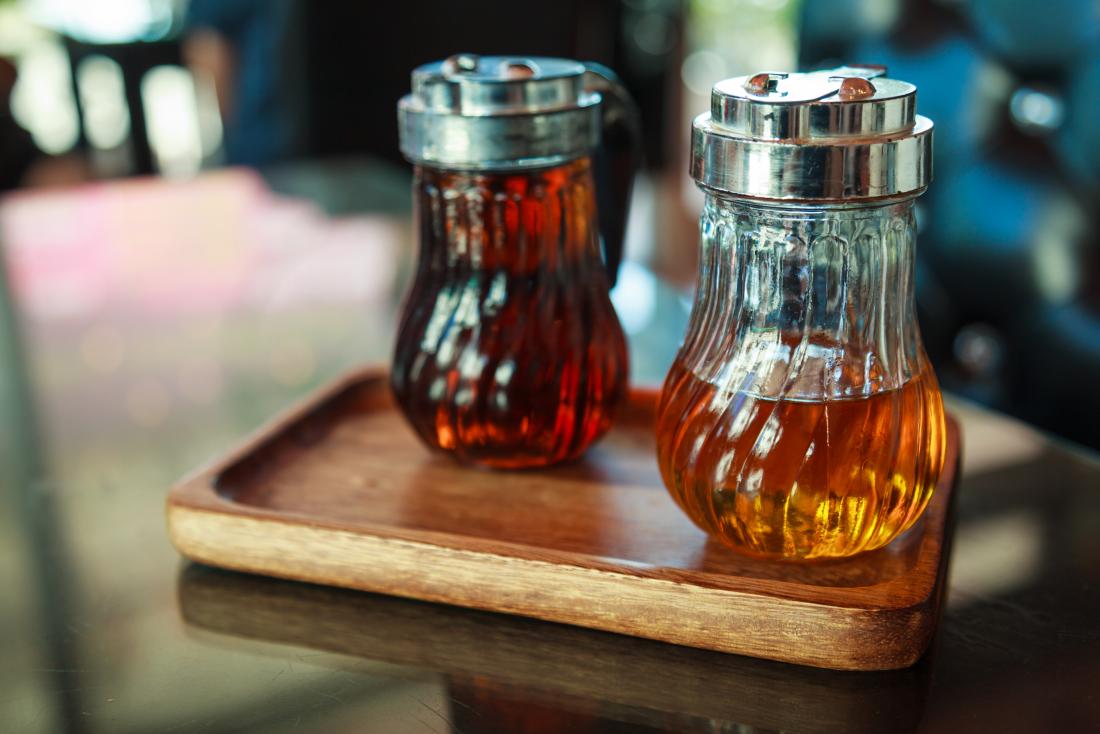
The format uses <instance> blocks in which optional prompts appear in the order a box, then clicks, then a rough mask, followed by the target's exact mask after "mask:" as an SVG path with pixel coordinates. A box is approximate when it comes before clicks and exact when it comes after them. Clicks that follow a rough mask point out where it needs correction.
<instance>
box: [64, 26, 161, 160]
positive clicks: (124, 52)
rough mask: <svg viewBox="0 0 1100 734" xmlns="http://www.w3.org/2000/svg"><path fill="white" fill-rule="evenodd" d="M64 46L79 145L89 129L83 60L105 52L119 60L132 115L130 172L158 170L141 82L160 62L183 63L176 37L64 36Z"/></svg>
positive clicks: (85, 144) (84, 144)
mask: <svg viewBox="0 0 1100 734" xmlns="http://www.w3.org/2000/svg"><path fill="white" fill-rule="evenodd" d="M65 50H66V51H67V53H68V56H69V65H70V67H71V69H72V79H73V96H74V98H75V100H76V110H77V117H78V120H79V122H80V128H79V136H78V140H77V147H78V149H80V150H82V151H87V149H88V146H89V143H88V133H87V123H86V116H85V110H84V109H83V106H82V104H81V94H80V89H79V87H78V80H79V74H78V70H79V69H80V66H81V64H83V63H84V62H85V61H87V60H88V59H89V58H92V57H95V56H105V57H107V58H108V59H110V60H112V61H114V62H115V63H116V64H118V68H119V69H120V70H121V73H122V85H123V97H124V99H125V103H126V109H127V112H128V113H129V116H130V137H129V150H130V161H131V162H130V173H135V174H139V175H144V174H151V173H155V172H156V167H155V165H154V157H153V149H152V146H151V145H150V143H149V128H148V125H147V123H146V119H145V107H144V104H143V102H142V94H141V84H142V80H143V79H145V75H146V74H147V73H148V72H149V71H151V70H152V69H154V68H156V67H158V66H180V65H181V64H182V59H181V56H180V46H179V42H178V41H176V40H162V41H139V42H133V43H86V42H83V41H77V40H74V39H72V38H66V39H65Z"/></svg>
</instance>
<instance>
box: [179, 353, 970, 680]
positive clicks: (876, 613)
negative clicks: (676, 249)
mask: <svg viewBox="0 0 1100 734" xmlns="http://www.w3.org/2000/svg"><path fill="white" fill-rule="evenodd" d="M386 374H387V369H386V367H385V366H382V365H371V366H366V367H362V368H358V369H354V370H351V371H349V372H346V373H344V374H342V375H341V376H339V377H338V378H336V379H334V380H332V381H331V382H328V383H326V384H324V385H322V386H321V387H319V388H317V389H316V390H314V391H312V392H311V393H309V394H307V395H306V396H305V397H304V398H303V399H301V400H299V401H297V402H296V403H295V404H293V405H292V406H291V407H289V408H288V409H286V410H283V411H280V412H279V413H278V414H277V415H276V416H275V417H274V418H272V419H271V420H269V421H267V422H265V423H264V424H262V425H261V426H260V427H259V428H258V429H256V430H255V431H252V432H251V433H249V434H248V435H247V436H246V437H245V438H244V439H242V440H241V441H240V442H238V443H237V444H236V445H235V446H233V447H232V448H231V449H230V450H229V451H227V452H225V453H224V454H222V455H221V456H219V457H215V458H214V459H211V460H210V461H207V462H206V463H204V464H203V465H202V466H200V467H199V468H198V469H196V470H194V471H193V472H191V473H189V474H188V475H187V476H185V477H184V478H183V479H182V480H180V481H179V482H178V483H176V484H175V485H174V486H173V487H172V489H171V491H170V492H169V495H168V499H167V505H166V514H167V518H166V519H167V524H168V531H169V536H170V538H171V540H172V542H173V544H174V545H175V546H176V548H177V549H178V550H179V551H180V552H181V553H182V554H183V555H184V556H186V557H188V558H191V559H192V560H196V561H199V562H202V563H207V564H209V565H214V566H220V567H223V568H230V569H233V570H239V571H246V572H253V573H257V572H259V573H262V574H265V575H271V576H277V577H282V578H290V579H295V580H299V581H306V582H312V583H329V584H331V585H337V586H345V587H347V588H355V589H361V590H365V591H374V592H381V593H386V594H392V595H396V596H405V597H409V598H415V599H423V600H427V601H435V602H443V603H451V604H458V605H460V606H469V607H473V608H480V609H488V610H490V611H504V612H508V613H514V614H520V615H523V616H529V617H535V618H539V619H545V620H548V621H557V622H566V623H570V624H577V625H580V626H588V627H595V628H597V629H606V630H609V631H615V632H624V631H626V632H627V633H628V634H635V635H637V636H643V637H647V636H648V637H652V635H647V634H645V633H640V632H636V631H635V632H631V631H628V630H626V629H624V628H623V624H622V622H621V620H619V622H617V623H616V625H614V626H601V625H599V624H592V623H591V622H589V621H584V620H583V615H580V616H578V615H575V614H574V615H571V616H573V617H574V618H573V619H566V618H563V616H562V614H561V610H558V611H549V612H547V611H546V610H542V611H540V610H539V609H530V608H520V607H522V605H519V606H518V607H517V608H514V609H513V608H508V607H507V606H501V605H499V604H493V603H487V602H486V600H485V599H473V598H462V597H461V595H458V596H456V595H455V594H453V593H442V592H440V591H439V590H438V589H436V590H434V591H432V590H424V589H420V590H417V589H414V588H412V587H405V586H394V585H393V584H392V583H385V580H384V579H382V578H377V577H372V578H368V579H364V578H363V576H362V574H359V575H356V573H354V572H353V571H349V569H346V568H345V569H343V570H341V571H339V573H341V574H343V575H342V576H340V578H339V580H337V581H319V579H318V575H317V574H316V573H314V572H313V571H311V570H309V569H308V568H307V566H308V565H309V563H308V562H306V561H305V560H303V559H297V561H296V560H295V559H293V558H289V559H288V558H287V557H285V556H284V557H282V558H279V559H274V560H273V559H272V558H269V557H259V556H257V555H256V554H255V553H248V552H245V551H246V550H247V549H246V548H245V547H237V548H236V551H237V553H238V554H239V555H238V556H237V557H235V558H226V551H227V550H228V549H227V548H225V547H210V543H209V542H207V540H208V539H206V538H204V537H203V536H204V534H206V533H208V532H209V529H210V528H211V527H214V528H217V529H218V535H219V536H220V537H221V538H222V539H223V540H224V539H225V538H234V537H238V538H242V539H247V538H253V539H255V538H259V537H262V536H264V535H265V532H264V530H265V528H270V527H272V525H273V524H274V525H277V526H278V527H279V528H280V532H282V533H284V534H287V535H289V536H290V537H294V538H297V540H298V542H299V543H301V544H307V545H308V544H311V543H314V542H324V541H325V540H326V539H328V540H335V541H336V542H339V543H342V544H345V545H348V548H349V550H351V551H352V553H353V555H358V556H359V557H363V556H362V555H360V554H367V557H370V558H372V559H377V558H386V559H387V561H389V562H390V565H394V564H396V565H401V564H402V563H410V564H411V563H414V562H415V563H422V564H429V565H430V562H434V563H442V564H444V565H446V564H447V563H452V562H455V561H456V560H457V561H458V562H460V563H467V562H469V563H475V562H476V563H479V564H482V565H483V566H485V567H486V568H488V567H497V566H499V567H500V568H501V569H508V567H511V568H510V570H511V571H513V572H514V571H515V569H516V567H517V564H518V566H522V567H523V568H524V569H525V570H526V571H531V572H533V573H538V574H549V575H551V576H556V575H560V576H562V581H563V582H572V583H582V582H583V583H588V582H590V581H594V582H595V583H596V584H597V585H599V584H601V583H602V584H606V585H612V586H615V585H624V584H625V586H626V587H627V588H628V589H635V587H637V590H645V591H646V592H647V593H653V594H656V595H657V596H667V597H668V599H667V600H666V601H671V600H674V599H676V598H677V597H679V598H682V599H688V598H691V597H694V596H697V595H698V594H705V595H706V596H708V597H712V599H710V601H715V600H718V601H724V602H726V603H729V604H731V605H733V606H734V607H737V606H744V605H748V606H751V607H755V608H758V609H759V610H761V611H772V612H775V613H777V614H792V613H797V614H798V616H800V617H802V618H804V619H803V621H806V620H813V619H815V618H817V617H820V616H821V614H822V613H825V612H827V613H829V615H831V616H835V615H837V614H842V615H843V616H844V617H845V618H846V620H847V623H848V624H849V625H850V626H851V629H850V630H849V635H847V636H852V635H856V636H859V635H862V636H865V637H866V636H868V635H870V636H872V637H881V636H882V635H883V634H884V633H885V631H886V628H887V627H890V626H893V627H897V626H898V625H900V626H901V627H902V628H904V629H907V630H908V631H909V632H910V633H911V634H913V635H915V636H916V637H917V638H920V642H919V644H918V645H917V646H916V648H915V649H916V652H915V654H914V653H913V652H912V650H909V651H908V652H907V649H908V648H911V647H912V646H911V645H910V646H906V645H905V644H903V643H904V641H898V640H894V641H893V644H890V640H888V639H883V640H882V641H883V643H884V644H885V645H886V646H887V647H890V648H896V649H895V650H894V651H893V653H892V654H890V653H887V654H885V655H884V654H883V653H884V651H883V650H878V651H875V654H873V655H860V654H859V652H858V651H852V658H851V659H850V660H847V661H839V660H837V659H835V655H832V656H829V657H830V660H829V661H828V662H827V663H826V662H823V661H821V660H818V661H817V662H814V660H815V659H817V658H818V657H820V656H815V655H813V654H810V653H807V652H803V653H800V654H792V653H791V652H790V651H786V652H785V653H784V652H783V651H780V652H779V653H777V654H769V655H761V654H760V653H754V652H751V651H747V650H746V649H743V646H741V647H740V648H739V647H738V646H737V645H732V646H731V644H729V642H728V641H727V642H726V643H724V644H723V643H722V642H721V641H717V642H716V643H715V644H713V645H700V644H696V643H692V642H688V641H683V640H676V639H670V634H664V635H661V636H656V637H653V638H654V639H662V640H665V641H672V642H680V644H688V645H690V646H695V647H709V648H711V649H719V650H723V651H726V652H739V653H744V654H754V655H756V656H758V657H771V658H773V659H779V660H788V661H790V662H802V663H804V664H811V665H817V666H819V667H841V668H844V669H886V668H895V667H905V666H907V665H909V664H911V663H912V662H915V660H916V659H917V658H919V656H920V655H921V654H922V653H923V651H924V649H925V647H926V646H927V643H928V641H929V640H930V638H931V632H932V630H933V629H934V626H935V619H936V618H937V617H938V613H939V609H940V600H941V597H942V594H943V591H944V587H945V585H946V582H945V579H944V573H945V569H946V562H947V559H948V556H949V550H950V539H951V538H950V511H951V505H952V504H953V495H954V486H955V484H956V481H957V471H958V456H959V445H958V444H959V442H958V426H957V423H956V421H955V420H954V419H953V418H952V417H951V416H950V415H948V416H947V421H948V433H949V437H950V438H951V439H954V440H948V441H947V456H946V457H945V459H946V460H945V465H944V471H943V473H942V475H941V478H940V483H939V485H938V486H937V490H936V493H935V494H934V495H933V499H932V502H931V503H930V505H929V507H928V508H927V509H926V511H925V517H924V518H922V519H921V521H920V523H919V524H918V525H917V526H915V527H914V528H913V529H912V530H911V531H910V532H911V533H912V532H920V533H921V537H919V538H913V539H912V542H917V543H919V544H920V547H919V548H917V549H915V552H916V555H917V557H916V559H915V562H914V564H913V566H912V567H911V568H910V569H909V571H908V572H906V573H904V574H902V575H899V576H896V577H894V578H891V579H889V580H887V581H884V582H880V583H877V584H872V585H868V586H852V587H825V586H814V585H811V584H807V583H803V582H799V581H787V580H781V579H769V578H757V577H750V576H735V575H726V574H719V573H715V572H712V571H698V570H691V569H676V568H669V567H659V566H647V565H643V564H637V563H634V562H631V561H629V560H625V559H614V558H604V557H599V556H593V555H588V554H584V553H577V552H571V551H563V550H556V549H550V548H538V547H537V546H531V545H524V544H518V543H513V542H508V541H499V540H493V539H490V538H483V537H478V536H458V535H455V534H452V533H446V532H439V531H429V530H417V529H410V528H398V527H393V526H387V525H380V524H375V523H366V522H358V521H356V522H341V521H339V520H338V519H335V518H321V517H317V516H311V515H308V514H305V513H300V512H283V511H277V510H272V509H267V508H263V507H260V506H257V505H250V504H246V503H242V502H235V501H233V500H232V499H230V498H227V497H225V496H223V495H222V494H221V493H219V492H218V491H217V489H216V482H217V480H218V478H219V476H220V475H221V474H222V473H223V472H225V471H227V470H228V469H230V468H231V467H233V466H234V465H235V464H237V463H238V462H239V461H241V460H242V459H244V458H246V457H247V456H248V455H249V454H250V453H251V452H252V451H254V450H256V449H258V448H260V447H262V446H263V445H264V442H265V441H267V440H269V439H271V438H273V437H274V436H276V435H278V434H279V433H281V432H282V431H284V430H286V429H287V428H288V427H290V426H292V425H294V424H295V423H296V422H298V421H300V420H301V419H303V418H305V417H306V416H308V415H309V414H310V413H311V412H312V411H313V410H314V409H315V408H316V407H317V406H318V405H319V404H321V403H324V402H326V401H328V400H330V399H332V398H334V397H336V396H337V395H339V394H340V393H341V392H343V391H345V390H348V389H350V388H353V387H354V386H356V385H358V384H362V383H365V382H367V381H375V380H380V379H385V376H386ZM656 394H657V390H655V389H653V388H648V387H641V388H632V389H631V396H632V398H631V399H632V400H652V399H654V398H655V396H656ZM662 490H663V488H662ZM937 500H938V502H937ZM933 513H934V514H933ZM929 525H931V526H932V527H931V528H930V527H929ZM938 533H942V536H941V537H937V535H938ZM456 538H461V544H460V545H461V547H456V544H455V543H454V542H450V541H453V540H454V539H456ZM243 542H244V541H243V540H242V543H243ZM231 544H232V541H231ZM245 545H246V544H245ZM441 552H442V556H441ZM261 555H262V554H261ZM429 559H433V560H432V561H430V562H429ZM486 564H488V565H486ZM405 570H406V571H409V570H413V571H414V572H415V571H416V568H415V566H410V567H409V568H405ZM907 579H908V581H907ZM695 601H696V602H697V601H698V599H696V600H695ZM718 611H720V610H717V609H715V610H712V612H715V613H716V612H718ZM819 621H820V622H822V623H824V622H825V620H824V619H821V620H819ZM672 636H675V635H672ZM773 652H775V651H773ZM871 659H873V660H874V661H877V662H872V660H871ZM883 662H886V663H887V664H886V665H885V666H883ZM868 665H872V666H873V667H868Z"/></svg>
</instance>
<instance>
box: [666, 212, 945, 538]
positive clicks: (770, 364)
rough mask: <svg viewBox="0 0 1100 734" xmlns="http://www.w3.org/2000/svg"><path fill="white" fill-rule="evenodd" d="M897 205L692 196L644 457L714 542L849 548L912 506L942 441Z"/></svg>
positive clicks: (908, 221) (925, 491)
mask: <svg viewBox="0 0 1100 734" xmlns="http://www.w3.org/2000/svg"><path fill="white" fill-rule="evenodd" d="M912 205H913V202H912V199H908V200H905V201H895V202H892V203H886V204H877V205H873V206H868V205H861V206H855V205H846V206H828V207H808V206H794V205H762V204H759V203H750V202H748V201H746V200H736V199H729V198H723V197H719V196H715V195H713V194H711V195H708V197H707V201H706V205H705V209H704V211H703V215H702V219H701V263H700V271H699V282H698V288H697V292H696V297H695V304H694V307H693V309H692V314H691V320H690V325H689V327H688V333H687V336H686V337H685V340H684V343H683V345H682V346H681V349H680V351H679V353H678V355H677V356H676V360H675V362H674V363H673V366H672V369H671V370H670V372H669V374H668V377H667V378H666V380H665V384H664V389H663V391H662V395H661V400H660V404H659V407H658V427H657V448H658V461H659V464H660V467H661V472H662V475H663V477H664V481H665V483H666V485H667V486H668V488H669V491H670V492H671V493H672V496H673V498H674V499H675V500H676V502H677V503H678V504H679V505H680V507H681V508H682V509H683V510H684V511H685V512H686V513H687V514H688V515H689V516H690V517H691V518H692V520H693V521H694V522H695V523H696V524H698V525H699V526H700V527H701V528H703V529H704V530H706V531H707V532H709V533H711V534H712V535H713V536H715V537H717V538H718V539H720V540H721V541H723V542H724V543H725V544H727V545H729V546H731V547H733V548H735V549H737V550H741V551H744V552H746V553H749V554H753V555H758V556H765V557H771V558H788V559H804V558H827V557H839V556H848V555H852V554H855V553H859V552H861V551H865V550H870V549H873V548H878V547H881V546H883V545H885V544H886V543H888V542H890V541H891V540H893V539H894V538H895V537H897V536H898V535H899V534H900V533H902V532H903V531H904V530H905V529H907V528H908V527H910V526H911V525H912V524H913V523H914V522H915V521H916V520H917V518H918V517H919V516H920V514H921V512H922V511H923V510H924V508H925V506H926V505H927V504H928V500H929V499H930V498H931V495H932V491H933V489H934V487H935V485H936V480H937V478H938V476H939V472H940V470H941V468H942V465H943V457H944V439H945V436H944V418H943V406H942V402H941V399H940V393H939V388H938V386H937V384H936V379H935V375H934V374H933V372H932V369H931V366H930V365H929V363H928V360H927V357H926V355H925V353H924V348H923V346H922V344H921V339H920V333H919V329H918V326H917V321H916V314H915V310H914V302H913V270H914V260H913V258H914V246H915V234H916V228H915V222H914V218H913V211H912Z"/></svg>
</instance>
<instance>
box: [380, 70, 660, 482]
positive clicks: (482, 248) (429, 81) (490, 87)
mask: <svg viewBox="0 0 1100 734" xmlns="http://www.w3.org/2000/svg"><path fill="white" fill-rule="evenodd" d="M398 120H399V129H400V136H401V150H402V152H403V153H404V155H405V156H406V157H407V158H408V159H409V160H411V161H412V162H413V163H414V165H415V179H414V183H413V194H414V203H415V208H416V220H417V224H418V227H419V239H420V254H419V264H418V267H417V271H416V274H415V277H414V281H413V284H412V287H411V290H410V292H409V294H408V296H407V299H406V304H405V309H404V314H403V316H402V319H401V323H400V326H399V328H398V336H397V345H396V348H395V351H394V359H393V371H392V373H391V386H392V388H393V393H394V396H395V398H396V400H397V403H398V405H399V406H400V408H401V409H402V411H403V412H404V415H405V417H406V418H407V419H408V420H409V422H410V423H411V424H412V426H413V428H415V430H416V432H417V433H418V434H419V435H420V437H421V438H422V439H423V440H424V442H425V443H427V444H428V445H429V446H430V447H433V448H436V449H441V450H444V451H447V452H449V453H451V454H452V455H454V456H456V457H457V458H458V459H460V460H463V461H467V462H471V463H477V464H482V465H486V466H491V467H499V468H526V467H536V466H544V465H548V464H554V463H557V462H560V461H565V460H569V459H572V458H575V457H577V456H579V455H580V454H581V453H583V452H584V450H585V449H586V448H588V446H589V445H591V444H592V443H593V442H594V441H596V440H597V439H598V438H599V437H600V436H601V435H603V434H604V433H605V432H606V431H607V429H608V428H609V427H610V425H611V421H612V419H613V417H614V414H615V410H616V407H617V406H618V404H619V403H620V402H621V400H622V399H623V397H624V396H625V393H626V382H627V350H626V340H625V338H624V335H623V331H622V327H621V326H620V324H619V320H618V318H617V317H616V315H615V312H614V310H613V308H612V305H611V300H610V298H609V293H608V289H609V286H610V284H611V283H612V282H613V281H614V276H615V273H616V271H617V269H618V263H619V257H620V254H621V250H622V238H623V231H624V228H625V224H626V208H627V202H628V200H629V196H630V188H631V183H632V180H633V176H634V171H635V168H636V163H637V159H638V145H639V142H640V141H639V132H638V121H637V117H636V113H635V111H634V106H633V104H632V102H631V101H630V99H629V97H628V96H627V95H626V93H625V91H624V90H623V88H622V86H621V85H620V84H619V83H618V82H617V80H616V79H615V77H614V75H613V74H612V73H611V72H609V71H608V70H607V69H605V68H603V67H601V66H598V65H595V64H582V63H579V62H576V61H570V60H566V59H551V58H526V57H502V56H496V57H490V56H485V57H478V56H474V55H470V54H460V55H457V56H453V57H451V58H449V59H447V60H445V61H441V62H435V63H431V64H427V65H425V66H422V67H420V68H418V69H416V70H415V71H414V72H413V75H412V92H411V94H409V95H407V96H406V97H404V98H403V99H402V100H401V102H400V104H399V106H398ZM597 202H598V208H597ZM601 241H602V245H603V247H602V250H601Z"/></svg>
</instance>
